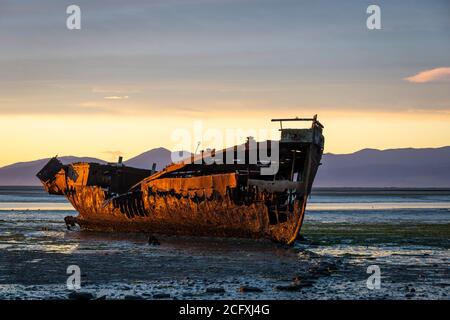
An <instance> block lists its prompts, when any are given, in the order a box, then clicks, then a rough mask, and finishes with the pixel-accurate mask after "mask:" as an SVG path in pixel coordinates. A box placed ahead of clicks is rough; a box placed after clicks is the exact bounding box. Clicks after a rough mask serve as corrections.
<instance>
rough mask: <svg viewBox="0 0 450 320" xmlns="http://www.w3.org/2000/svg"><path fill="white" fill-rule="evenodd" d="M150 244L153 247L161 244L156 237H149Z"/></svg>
mask: <svg viewBox="0 0 450 320" xmlns="http://www.w3.org/2000/svg"><path fill="white" fill-rule="evenodd" d="M148 244H149V245H151V246H159V245H160V244H161V243H160V242H159V241H158V239H156V237H155V236H152V235H149V236H148Z"/></svg>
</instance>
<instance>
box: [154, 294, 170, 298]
mask: <svg viewBox="0 0 450 320" xmlns="http://www.w3.org/2000/svg"><path fill="white" fill-rule="evenodd" d="M169 298H170V294H168V293H155V294H154V295H153V299H169Z"/></svg>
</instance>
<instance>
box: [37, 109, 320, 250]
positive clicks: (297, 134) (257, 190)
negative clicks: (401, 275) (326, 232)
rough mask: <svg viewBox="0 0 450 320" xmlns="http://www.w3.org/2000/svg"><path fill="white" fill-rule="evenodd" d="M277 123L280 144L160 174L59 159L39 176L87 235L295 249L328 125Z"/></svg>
mask: <svg viewBox="0 0 450 320" xmlns="http://www.w3.org/2000/svg"><path fill="white" fill-rule="evenodd" d="M272 121H276V122H279V123H280V132H281V137H280V140H278V141H263V142H255V141H254V140H252V139H251V138H250V137H249V138H248V139H247V142H245V143H244V144H242V145H237V146H234V147H231V148H228V149H224V150H221V151H215V150H209V152H204V151H202V152H201V153H200V154H197V155H192V156H191V157H189V158H186V159H183V161H181V162H177V163H172V164H170V165H168V166H167V167H166V168H164V169H163V170H161V171H159V172H156V170H155V166H153V168H152V169H151V170H144V169H138V168H132V167H128V166H126V165H124V164H122V162H121V161H119V163H114V164H98V163H72V164H68V165H63V164H62V163H61V162H60V161H59V160H58V159H57V158H56V157H55V158H52V159H51V160H50V161H49V162H48V163H47V164H46V165H45V166H44V167H43V168H42V170H41V171H39V173H38V174H37V177H38V178H39V179H40V181H41V182H42V184H43V185H44V188H45V190H46V191H47V192H48V193H50V194H54V195H63V196H65V197H67V199H68V200H69V202H70V203H71V204H72V206H73V207H74V208H75V210H76V211H78V213H79V214H78V216H76V217H66V223H68V224H72V225H74V224H78V225H79V226H80V228H81V229H82V230H92V231H105V232H145V233H151V234H158V233H159V234H171V235H172V234H173V235H175V234H183V235H195V236H197V235H199V236H217V237H240V238H256V239H257V238H267V239H271V240H273V241H276V242H281V243H285V244H292V243H293V242H294V241H295V240H296V239H297V237H298V235H299V232H300V228H301V226H302V224H303V218H304V215H305V209H306V203H307V199H308V195H309V194H310V192H311V188H312V184H313V181H314V178H315V175H316V172H317V169H318V167H319V165H320V161H321V157H322V153H323V148H324V137H323V134H322V129H323V125H322V124H321V123H320V122H319V121H318V120H317V116H314V117H312V118H293V119H272ZM290 121H310V122H311V126H310V127H309V128H305V129H294V128H283V123H285V122H290ZM274 142H276V143H274ZM275 148H276V150H275ZM263 155H272V156H271V157H268V158H267V157H265V156H263ZM273 155H277V156H276V157H274V156H273ZM268 159H269V160H268ZM270 168H272V169H273V168H276V170H272V171H270V170H269V169H270Z"/></svg>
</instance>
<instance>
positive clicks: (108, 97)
mask: <svg viewBox="0 0 450 320" xmlns="http://www.w3.org/2000/svg"><path fill="white" fill-rule="evenodd" d="M128 98H129V96H107V97H103V99H106V100H125V99H128Z"/></svg>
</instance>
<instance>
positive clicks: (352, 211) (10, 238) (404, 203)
mask: <svg viewBox="0 0 450 320" xmlns="http://www.w3.org/2000/svg"><path fill="white" fill-rule="evenodd" d="M75 214H76V212H75V211H73V210H72V209H71V207H70V205H69V204H68V203H67V202H66V201H65V200H64V198H62V197H54V196H49V195H47V194H45V193H44V192H43V191H42V190H41V189H40V188H1V187H0V298H1V299H19V298H20V299H42V298H44V299H53V298H59V299H61V298H62V299H65V298H67V296H68V294H69V293H70V292H71V291H70V290H68V289H67V286H66V280H67V277H68V275H67V274H66V269H67V267H68V266H69V265H78V266H79V267H80V269H81V286H82V291H85V292H91V293H93V294H94V295H95V296H97V297H106V298H107V299H110V298H111V299H123V298H145V299H152V298H161V297H162V298H164V297H168V298H170V299H173V298H177V299H183V298H184V299H227V298H228V299H229V298H232V299H448V295H449V293H450V292H449V285H450V269H449V260H450V254H449V249H450V191H448V190H431V191H430V190H379V189H378V190H360V189H351V190H342V189H337V190H333V189H329V190H320V191H316V192H315V193H313V195H312V196H311V199H310V204H309V205H308V211H307V214H306V218H305V222H304V226H303V229H302V235H303V236H304V237H305V238H306V240H305V241H301V242H297V243H296V244H295V246H294V247H291V248H287V247H284V246H280V245H277V244H274V243H271V242H268V241H253V240H242V239H212V238H195V237H171V236H158V240H159V241H160V242H161V245H160V246H149V245H148V244H147V238H146V236H145V235H141V234H102V233H92V232H82V231H79V230H73V231H68V230H66V228H65V225H64V222H63V218H64V216H66V215H75ZM370 265H377V266H378V267H379V268H380V271H381V286H380V289H375V290H370V289H369V288H368V287H367V284H366V280H367V278H368V277H369V276H370V274H368V273H367V267H368V266H370ZM294 278H297V279H300V281H297V282H293V279H294ZM293 283H294V284H297V283H300V284H303V285H300V286H295V285H294V286H292V284H293ZM290 285H291V286H290ZM242 286H251V287H257V288H259V289H261V290H262V291H261V292H251V293H241V292H240V291H239V289H240V288H241V287H242ZM217 289H223V292H218V291H221V290H217ZM213 291H214V292H213ZM167 295H168V296H167Z"/></svg>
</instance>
